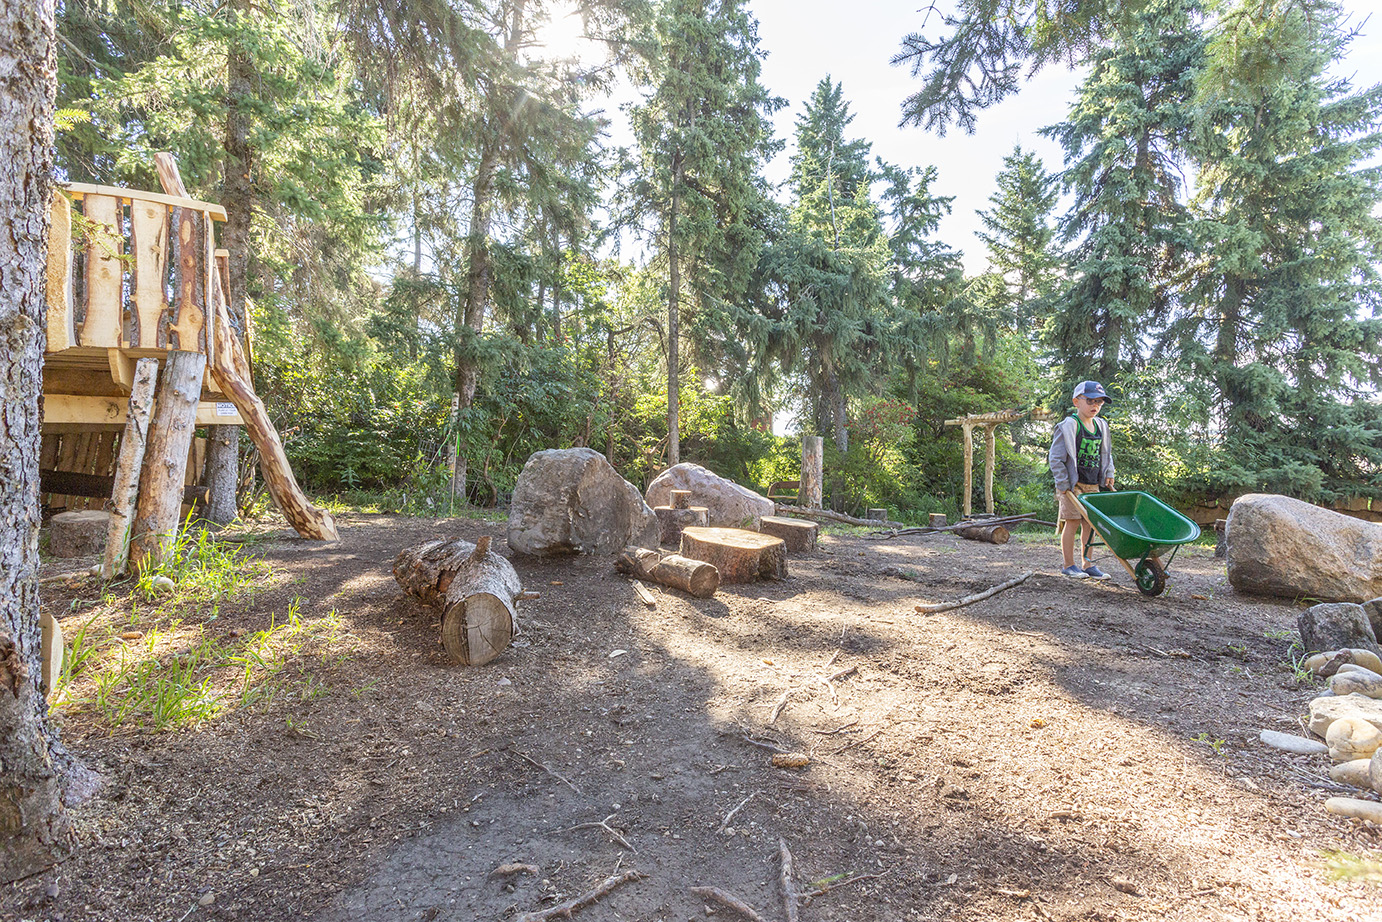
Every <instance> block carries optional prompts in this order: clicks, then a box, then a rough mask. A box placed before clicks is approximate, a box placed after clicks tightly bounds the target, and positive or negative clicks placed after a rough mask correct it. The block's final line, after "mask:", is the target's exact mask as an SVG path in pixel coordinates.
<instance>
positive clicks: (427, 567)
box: [393, 537, 524, 666]
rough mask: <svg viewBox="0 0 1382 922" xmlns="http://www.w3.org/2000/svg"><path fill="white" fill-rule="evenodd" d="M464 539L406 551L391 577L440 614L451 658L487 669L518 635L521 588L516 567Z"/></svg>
mask: <svg viewBox="0 0 1382 922" xmlns="http://www.w3.org/2000/svg"><path fill="white" fill-rule="evenodd" d="M489 545H490V539H489V538H488V537H483V538H481V539H480V540H479V542H477V543H476V544H471V543H470V542H469V541H463V540H461V539H460V538H455V539H452V540H441V541H430V542H428V543H426V544H419V545H417V546H416V547H410V548H406V549H404V550H402V551H400V552H399V554H398V556H397V557H396V558H394V564H393V575H394V579H395V580H397V581H398V584H399V585H400V586H402V587H403V591H404V592H406V593H408V595H410V596H412V597H413V598H415V599H417V600H418V601H420V602H424V603H426V604H428V605H431V606H433V607H436V608H440V609H441V611H442V644H443V646H445V647H446V652H447V653H448V654H449V655H450V656H451V658H452V659H453V660H454V661H456V662H458V663H461V664H463V665H467V666H483V665H484V664H485V663H488V662H489V661H490V660H492V659H494V658H495V657H496V656H498V655H499V654H500V653H502V652H504V650H505V648H507V647H508V645H509V641H510V640H511V639H512V638H513V635H514V634H516V633H518V623H517V618H516V616H515V608H514V607H515V605H516V604H517V603H518V600H519V599H520V598H522V597H523V595H524V593H523V584H522V583H521V582H519V579H518V574H517V573H516V572H514V568H513V565H512V564H510V563H509V562H508V561H507V560H505V559H504V558H503V557H501V556H499V555H498V554H496V553H494V552H493V551H491V550H490V549H489Z"/></svg>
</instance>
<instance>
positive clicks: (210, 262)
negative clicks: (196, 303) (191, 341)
mask: <svg viewBox="0 0 1382 922" xmlns="http://www.w3.org/2000/svg"><path fill="white" fill-rule="evenodd" d="M202 240H203V241H204V242H205V244H206V253H205V254H204V256H203V258H202V265H203V267H205V269H206V280H205V281H204V282H203V283H202V306H203V309H202V318H203V321H205V320H206V318H208V317H210V316H211V309H210V308H209V307H207V306H206V305H209V304H210V303H211V292H212V291H214V290H215V289H216V286H217V284H218V283H219V282H220V274H219V273H220V270H219V269H218V268H217V267H216V228H215V226H214V225H213V224H212V223H211V216H210V215H205V214H204V215H202ZM221 291H224V292H226V297H227V298H229V297H230V289H229V288H222V289H221ZM202 332H203V339H204V341H203V343H202V348H203V349H205V350H206V354H207V356H208V357H210V356H213V355H215V354H216V340H215V336H216V324H214V323H205V322H203V324H202ZM210 364H211V363H210V362H208V363H207V365H208V366H209V365H210Z"/></svg>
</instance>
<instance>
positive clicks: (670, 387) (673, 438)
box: [667, 152, 682, 467]
mask: <svg viewBox="0 0 1382 922" xmlns="http://www.w3.org/2000/svg"><path fill="white" fill-rule="evenodd" d="M681 172H682V162H681V154H680V153H679V152H678V153H676V154H673V155H672V209H671V213H670V214H669V215H668V217H667V289H668V290H667V466H668V467H675V466H676V465H677V464H678V463H680V461H681V425H680V420H679V418H678V417H679V415H680V413H681V394H680V393H679V390H678V388H679V380H680V377H681V368H680V365H681V356H680V350H679V348H678V345H679V341H680V339H681V312H680V309H679V308H680V306H681V305H680V304H679V303H678V302H679V301H680V299H681V262H680V256H681V253H680V252H678V247H677V208H678V207H679V205H680V201H679V200H678V193H679V192H680V191H681V180H682V175H681Z"/></svg>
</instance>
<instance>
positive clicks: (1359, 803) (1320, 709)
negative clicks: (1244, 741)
mask: <svg viewBox="0 0 1382 922" xmlns="http://www.w3.org/2000/svg"><path fill="white" fill-rule="evenodd" d="M1301 665H1302V666H1303V667H1304V668H1306V669H1309V670H1310V671H1311V672H1312V673H1314V674H1315V675H1316V676H1318V677H1320V678H1323V679H1327V680H1328V682H1329V692H1328V693H1326V694H1323V695H1321V696H1319V697H1318V698H1316V699H1315V700H1313V701H1311V702H1310V719H1309V727H1310V732H1311V733H1313V734H1315V735H1316V736H1318V737H1320V738H1321V739H1323V740H1324V742H1323V743H1321V742H1319V741H1318V740H1312V739H1309V738H1307V737H1302V736H1292V735H1290V734H1286V733H1277V732H1274V731H1271V730H1264V731H1263V732H1262V736H1261V739H1262V742H1263V743H1265V744H1266V745H1268V746H1271V747H1272V748H1274V749H1280V750H1283V751H1285V752H1291V753H1294V754H1297V755H1311V754H1320V755H1328V756H1329V758H1330V760H1331V761H1332V762H1333V763H1334V765H1333V767H1332V768H1331V769H1330V771H1329V777H1330V778H1332V779H1333V780H1334V781H1336V782H1338V783H1340V784H1347V785H1351V786H1353V787H1356V788H1360V789H1362V790H1365V791H1375V792H1377V793H1379V794H1382V657H1379V656H1378V655H1377V653H1376V652H1374V651H1372V650H1367V649H1362V648H1356V647H1353V648H1350V647H1345V648H1342V649H1338V650H1332V651H1330V652H1326V653H1316V654H1314V655H1313V656H1310V657H1309V658H1307V659H1306V660H1305V661H1304V662H1303V663H1302V664H1301ZM1326 808H1327V809H1328V810H1329V811H1330V812H1331V813H1337V814H1340V815H1344V816H1354V817H1358V818H1360V819H1367V820H1372V821H1373V822H1378V816H1379V813H1380V811H1382V805H1379V804H1378V803H1376V802H1375V801H1368V800H1358V799H1355V798H1347V797H1336V798H1331V799H1330V801H1329V803H1328V804H1326Z"/></svg>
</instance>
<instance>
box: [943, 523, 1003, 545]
mask: <svg viewBox="0 0 1382 922" xmlns="http://www.w3.org/2000/svg"><path fill="white" fill-rule="evenodd" d="M951 531H953V532H955V534H957V535H959V536H960V537H961V538H966V539H968V540H970V541H984V542H987V543H988V544H1007V543H1008V537H1009V535H1008V530H1007V529H1006V528H1004V527H1003V526H1002V525H966V526H965V527H963V528H952V529H951Z"/></svg>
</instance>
